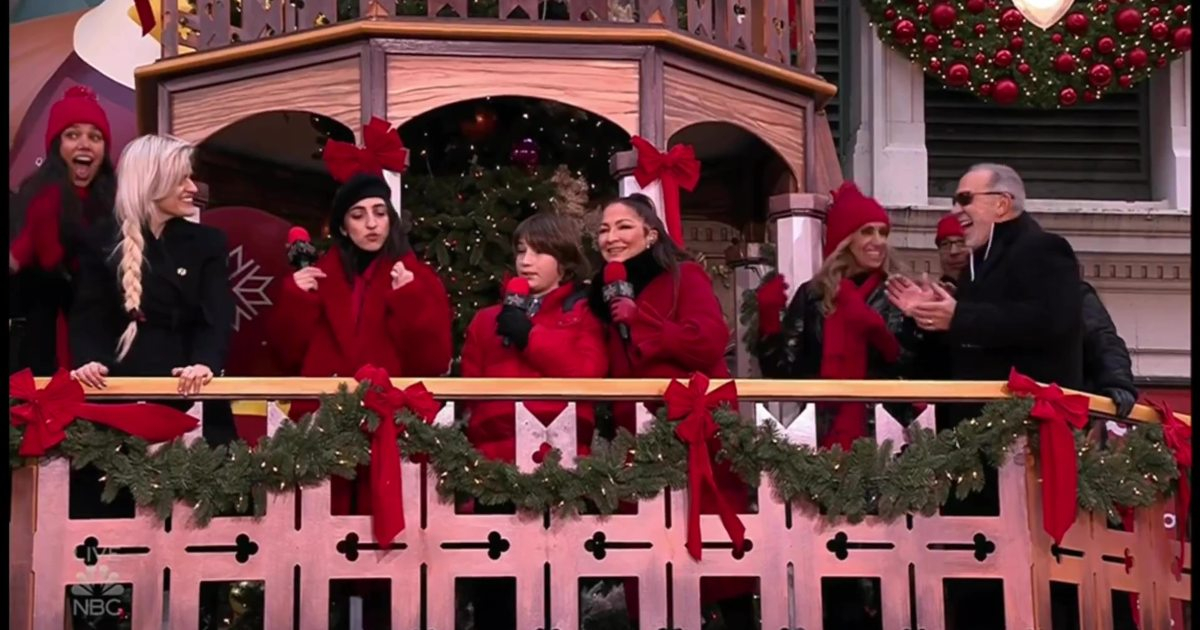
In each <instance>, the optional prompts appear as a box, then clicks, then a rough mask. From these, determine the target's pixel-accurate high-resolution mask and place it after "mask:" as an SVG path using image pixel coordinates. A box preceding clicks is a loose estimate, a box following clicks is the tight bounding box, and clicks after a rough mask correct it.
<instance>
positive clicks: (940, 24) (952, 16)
mask: <svg viewBox="0 0 1200 630" xmlns="http://www.w3.org/2000/svg"><path fill="white" fill-rule="evenodd" d="M956 19H958V11H956V10H955V9H954V7H953V6H950V5H949V4H946V3H944V2H943V3H942V4H937V5H934V7H933V10H932V11H930V13H929V23H930V24H933V26H934V28H936V29H938V30H941V31H944V30H946V29H948V28H950V27H952V26H954V20H956Z"/></svg>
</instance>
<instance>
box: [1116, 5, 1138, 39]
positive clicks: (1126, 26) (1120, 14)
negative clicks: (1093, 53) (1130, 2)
mask: <svg viewBox="0 0 1200 630" xmlns="http://www.w3.org/2000/svg"><path fill="white" fill-rule="evenodd" d="M1113 26H1115V27H1116V28H1117V32H1119V33H1121V34H1123V35H1132V34H1134V33H1136V32H1138V29H1140V28H1142V12H1141V11H1138V10H1137V9H1134V8H1133V7H1127V8H1124V9H1121V10H1120V11H1117V14H1116V16H1114V17H1113Z"/></svg>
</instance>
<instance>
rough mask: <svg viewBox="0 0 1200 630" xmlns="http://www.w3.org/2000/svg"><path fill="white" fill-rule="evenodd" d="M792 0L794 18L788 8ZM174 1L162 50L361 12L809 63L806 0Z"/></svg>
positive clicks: (305, 26)
mask: <svg viewBox="0 0 1200 630" xmlns="http://www.w3.org/2000/svg"><path fill="white" fill-rule="evenodd" d="M175 2H176V0H170V1H169V2H168V3H167V4H169V5H173V4H175ZM792 2H795V3H796V6H797V12H796V23H795V24H793V23H792V22H791V20H790V18H789V14H788V13H789V12H788V6H789V3H792ZM179 4H180V5H183V6H182V7H181V8H180V9H179V10H174V11H173V10H170V7H168V9H167V10H166V11H164V16H163V40H162V43H163V54H162V56H163V57H164V58H168V57H174V56H177V55H179V54H181V52H185V51H206V50H212V49H215V48H221V47H224V46H228V45H231V44H236V43H245V42H253V41H257V40H262V39H267V38H271V37H277V36H282V35H287V34H291V33H298V32H303V31H309V30H312V29H317V28H322V27H327V26H330V25H335V24H340V23H347V22H353V21H355V20H363V19H366V20H372V21H380V20H407V21H413V20H438V21H441V22H447V23H450V22H453V21H458V22H459V23H462V24H465V23H467V21H470V22H475V23H478V22H480V21H485V20H492V21H494V20H499V21H503V22H505V23H506V24H509V25H512V26H514V27H519V25H520V24H521V23H522V22H539V23H541V24H561V25H566V26H570V27H576V28H580V27H590V28H606V27H613V26H626V25H640V26H644V27H647V28H653V27H657V28H663V29H667V30H670V31H674V32H677V33H680V34H683V35H687V36H689V37H693V38H696V39H699V40H701V41H704V42H708V43H711V44H714V45H716V46H719V47H723V48H728V49H732V50H737V51H740V52H742V53H744V54H747V55H751V56H754V57H757V58H761V59H765V60H768V61H771V62H773V63H776V64H780V65H784V66H790V67H795V68H797V69H799V70H801V71H804V72H812V71H813V69H814V68H815V67H816V58H815V49H814V47H813V33H812V29H813V26H814V22H815V19H814V16H813V5H812V0H304V1H303V2H291V1H282V2H281V1H279V0H270V1H264V0H200V1H199V2H196V3H195V7H196V8H194V9H192V10H188V9H187V8H186V7H187V4H186V3H183V2H182V1H180V2H179ZM794 29H795V30H797V31H798V33H799V34H800V36H799V37H798V38H797V41H798V42H799V44H798V46H794V45H793V44H792V42H793V37H792V32H793V30H794ZM797 47H798V48H799V50H794V48H797Z"/></svg>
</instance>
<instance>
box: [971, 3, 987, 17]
mask: <svg viewBox="0 0 1200 630" xmlns="http://www.w3.org/2000/svg"><path fill="white" fill-rule="evenodd" d="M986 9H987V3H986V2H984V1H983V0H967V10H968V11H970V12H971V13H976V14H979V13H983V12H984V10H986Z"/></svg>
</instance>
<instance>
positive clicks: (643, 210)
mask: <svg viewBox="0 0 1200 630" xmlns="http://www.w3.org/2000/svg"><path fill="white" fill-rule="evenodd" d="M618 203H619V204H621V205H623V206H625V207H627V208H630V209H632V210H633V211H634V213H635V214H637V215H638V218H640V219H641V220H642V222H643V223H645V224H646V234H647V235H648V234H649V233H650V232H651V231H654V232H658V238H656V239H654V244H653V245H651V246H650V247H649V250H650V256H652V257H653V258H654V262H656V263H658V265H659V266H660V267H662V268H663V269H666V270H667V271H670V272H671V273H672V274H673V275H677V271H678V267H679V263H680V262H683V261H685V260H691V259H692V257H691V256H690V255H689V254H688V253H687V252H685V251H684V250H683V249H682V248H680V247H679V246H678V245H676V244H675V240H674V239H672V238H671V235H670V234H667V226H666V225H665V224H664V223H663V220H662V219H661V218H659V216H658V213H657V212H655V211H654V202H653V201H651V200H650V198H649V197H647V196H646V195H643V194H642V193H633V194H632V195H627V196H625V197H621V198H619V199H614V200H613V201H611V202H609V203H608V204H606V205H605V206H604V207H605V208H607V207H608V206H611V205H614V204H618Z"/></svg>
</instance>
